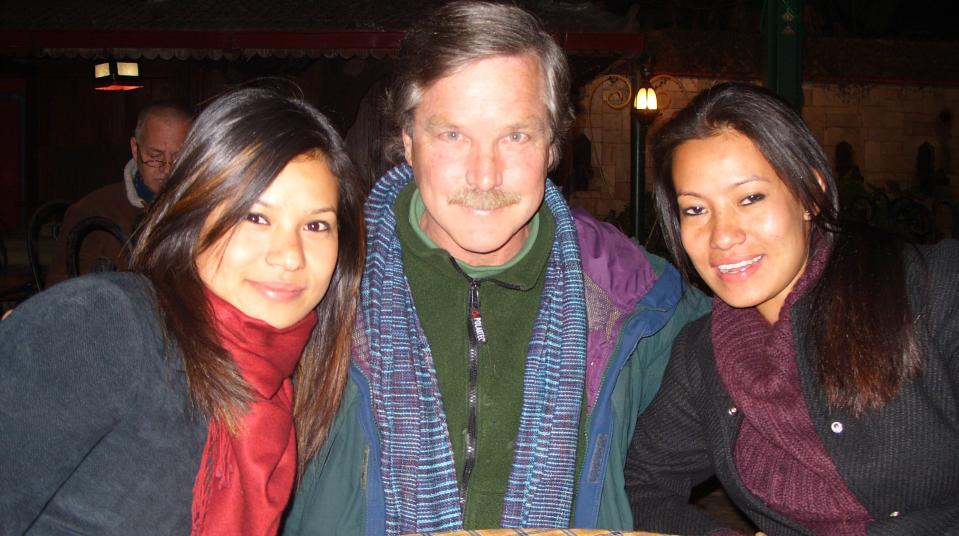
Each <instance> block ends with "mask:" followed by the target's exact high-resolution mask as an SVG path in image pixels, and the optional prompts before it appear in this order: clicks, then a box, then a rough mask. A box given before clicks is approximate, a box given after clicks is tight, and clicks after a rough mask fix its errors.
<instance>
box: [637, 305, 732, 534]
mask: <svg viewBox="0 0 959 536" xmlns="http://www.w3.org/2000/svg"><path fill="white" fill-rule="evenodd" d="M703 330H708V323H707V322H705V319H701V320H699V321H697V322H693V323H691V324H689V325H688V326H686V328H684V330H683V331H682V332H681V333H680V334H679V336H678V337H677V338H676V341H675V342H674V343H673V351H672V356H671V357H670V360H669V364H668V365H667V366H666V372H665V376H664V378H663V385H662V387H661V388H660V390H659V393H657V395H656V398H654V399H653V402H652V404H651V405H650V407H649V409H647V410H646V412H645V413H643V414H642V415H641V416H640V417H639V420H638V422H637V425H636V433H635V434H634V435H633V440H632V443H631V444H630V448H629V454H628V456H627V458H626V468H625V478H626V491H627V494H628V495H629V500H630V505H631V507H632V511H633V523H634V525H635V528H636V529H637V530H646V531H660V532H665V533H670V534H708V533H710V532H714V531H717V530H722V529H724V527H723V526H722V525H721V524H720V522H719V521H718V520H716V519H714V518H712V517H710V516H708V515H707V514H705V513H703V512H702V511H700V510H698V509H697V508H695V507H693V506H690V505H689V504H688V503H689V494H690V490H691V489H692V487H693V486H694V485H696V484H698V483H700V482H702V481H703V480H705V479H706V478H708V477H709V476H711V475H712V474H713V466H712V461H711V457H710V455H709V452H708V450H707V444H706V435H705V429H704V426H703V422H702V419H703V418H704V416H703V415H700V413H699V411H698V407H699V405H698V403H697V402H698V398H699V397H702V396H707V395H706V394H705V393H704V389H703V386H702V374H701V372H700V371H699V370H697V366H696V363H695V359H694V356H691V355H690V352H691V346H695V345H693V344H690V342H691V341H690V340H691V339H693V338H695V337H697V336H699V335H701V332H702V331H703ZM707 336H708V333H707Z"/></svg>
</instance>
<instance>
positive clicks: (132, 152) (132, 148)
mask: <svg viewBox="0 0 959 536" xmlns="http://www.w3.org/2000/svg"><path fill="white" fill-rule="evenodd" d="M130 158H132V159H133V160H134V161H136V160H137V138H136V136H130Z"/></svg>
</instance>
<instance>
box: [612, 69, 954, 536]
mask: <svg viewBox="0 0 959 536" xmlns="http://www.w3.org/2000/svg"><path fill="white" fill-rule="evenodd" d="M653 157H654V161H655V169H656V197H657V205H658V209H659V215H660V219H661V222H662V225H663V232H664V235H665V238H666V243H667V245H668V247H669V248H670V250H671V252H672V253H673V255H674V256H675V258H676V260H677V261H678V262H677V265H679V266H681V267H683V268H684V269H685V272H686V274H687V275H690V274H691V273H692V271H693V269H695V272H696V273H697V274H699V276H700V277H701V278H702V280H703V282H705V284H706V285H707V286H709V288H710V289H712V291H713V293H714V299H713V312H712V314H711V315H709V316H707V317H704V318H703V319H701V320H700V321H697V322H694V323H692V324H689V325H688V326H687V327H686V328H685V330H684V331H683V332H682V333H681V334H680V335H679V337H677V339H676V340H675V342H674V344H673V353H672V357H671V359H670V363H669V365H668V367H667V369H666V375H665V378H664V380H663V386H662V388H661V389H660V391H659V393H658V395H657V397H656V399H655V400H654V401H653V403H652V404H651V406H650V407H649V409H648V410H647V411H646V412H645V413H644V414H643V415H642V416H641V417H640V419H639V421H638V424H637V429H636V433H635V435H634V437H633V442H632V445H631V447H630V452H629V457H628V459H627V462H626V469H625V471H626V487H627V490H628V492H629V494H630V499H631V503H632V509H633V515H634V523H635V524H636V526H637V527H639V528H642V529H644V530H657V531H662V532H666V533H678V534H724V533H727V532H729V533H734V531H729V530H728V529H726V528H725V527H723V525H722V524H721V523H720V522H719V521H718V520H715V519H713V518H711V517H709V516H708V515H706V514H704V513H703V512H702V511H700V510H697V509H695V508H693V507H691V506H689V505H688V504H687V502H688V500H689V491H690V487H691V486H693V485H695V484H697V483H699V482H701V481H703V480H704V479H706V478H708V477H709V476H710V475H713V474H715V475H716V476H718V478H719V480H720V482H721V483H722V484H723V486H724V488H725V490H726V492H727V493H728V495H729V497H730V498H731V499H732V500H733V501H734V502H735V503H736V505H737V506H739V508H740V509H741V510H742V511H743V512H744V513H745V514H746V515H747V516H748V517H749V518H750V519H752V521H753V522H754V523H755V524H756V525H757V526H758V527H759V528H760V529H761V530H763V531H764V532H766V533H767V534H769V535H770V536H778V535H808V534H815V535H861V534H885V535H924V534H955V533H957V532H959V499H957V498H959V315H956V311H959V244H957V243H956V242H955V241H945V242H942V243H940V244H938V245H936V246H925V247H918V246H906V245H903V244H901V243H899V242H897V241H895V240H892V239H890V237H887V236H883V235H881V234H879V233H877V232H875V231H872V230H867V229H861V228H852V227H851V226H848V225H842V226H841V225H840V224H839V221H838V214H837V208H838V196H837V190H836V183H835V180H834V179H833V176H832V174H831V173H830V170H829V165H828V162H827V160H826V157H825V155H824V154H823V151H822V148H821V147H820V146H819V144H818V143H817V141H816V139H815V138H814V137H813V135H812V133H811V132H810V131H809V129H808V128H807V127H806V125H805V124H804V123H803V121H802V119H801V118H800V117H799V115H798V114H796V113H795V112H794V111H793V110H792V109H791V108H790V107H789V106H788V105H787V104H786V103H784V102H783V101H782V100H780V99H779V98H778V97H776V96H774V95H773V94H772V93H770V92H768V91H767V90H764V89H762V88H757V87H754V86H748V85H743V84H722V85H719V86H716V87H714V88H712V89H709V90H706V91H705V92H703V93H702V94H701V95H699V96H698V97H697V98H696V99H694V100H693V102H692V103H691V104H690V105H689V106H688V107H687V108H686V109H684V110H683V111H681V112H680V113H679V114H678V115H677V116H676V117H675V118H674V119H673V120H672V121H670V123H669V124H667V125H666V126H664V127H663V129H662V130H661V131H660V133H659V134H658V137H657V139H656V141H655V142H654V146H653Z"/></svg>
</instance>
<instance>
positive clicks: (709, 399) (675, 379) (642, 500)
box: [626, 241, 959, 536]
mask: <svg viewBox="0 0 959 536" xmlns="http://www.w3.org/2000/svg"><path fill="white" fill-rule="evenodd" d="M920 251H921V253H922V254H923V257H924V258H925V263H922V262H917V258H916V257H915V256H914V255H909V256H907V261H906V270H907V289H908V293H909V297H910V301H911V303H912V305H913V311H915V312H917V313H919V314H920V316H919V321H918V323H917V329H918V336H919V337H918V338H919V342H920V346H921V351H922V354H923V359H924V368H923V370H922V373H921V374H920V375H919V376H918V377H917V378H916V379H915V380H913V381H912V382H910V383H909V384H907V385H906V386H905V387H904V388H903V389H902V390H901V391H900V392H899V394H898V395H897V396H896V398H894V399H893V400H892V401H891V402H889V403H888V404H886V405H885V406H884V407H883V408H882V409H880V410H878V411H872V412H867V413H866V414H864V415H863V416H862V417H860V418H855V417H853V416H851V415H848V414H845V413H842V412H836V411H831V410H829V409H828V408H827V406H826V402H825V398H824V396H823V393H822V390H821V388H820V387H819V385H818V382H817V381H816V379H815V372H814V369H813V364H812V355H811V353H812V349H811V348H810V347H809V345H808V342H809V337H808V336H807V335H806V334H807V333H808V330H809V327H810V323H811V322H813V321H814V319H812V318H810V316H811V315H810V306H811V303H810V302H811V300H810V299H808V298H809V297H808V296H806V297H804V298H803V299H800V300H799V301H798V302H797V303H796V305H795V306H794V307H795V309H794V310H793V318H794V319H795V324H794V326H793V331H794V336H795V340H796V345H797V346H796V350H797V359H798V364H799V374H800V378H801V382H802V389H803V393H804V395H805V399H806V404H807V407H808V408H809V413H810V415H811V417H812V421H813V425H814V427H815V428H816V431H817V432H818V434H819V437H820V438H821V440H822V442H823V444H824V445H825V448H826V451H827V452H828V453H829V455H830V457H831V458H832V460H833V463H834V464H835V465H836V468H837V469H838V470H839V473H840V475H842V477H843V478H844V479H845V481H846V484H847V485H848V487H849V489H850V491H852V492H853V494H854V495H855V496H856V497H857V498H858V499H859V500H860V501H861V502H862V504H863V506H865V508H866V510H867V511H868V512H869V514H870V515H871V516H872V518H873V519H874V522H873V523H871V524H870V525H869V526H868V529H867V531H868V534H870V535H879V534H882V535H902V536H906V535H908V536H920V535H926V534H928V535H941V534H959V243H957V242H955V241H946V242H943V243H942V244H940V245H938V246H935V247H931V248H922V249H921V250H920ZM923 266H925V269H924V268H923ZM709 320H710V319H709V317H706V318H703V319H700V320H699V321H697V322H694V323H692V324H689V325H688V326H686V328H685V329H684V330H683V332H681V333H680V335H679V337H677V339H676V342H675V343H674V344H673V355H672V357H671V359H670V362H669V365H668V366H667V368H666V373H665V378H664V380H663V386H662V388H661V389H660V391H659V394H658V395H657V397H656V399H654V400H653V403H652V404H651V405H650V408H649V410H647V412H646V413H645V414H643V415H642V416H641V417H640V419H639V422H638V424H637V428H636V434H635V436H634V438H633V443H632V445H631V447H630V452H629V456H628V458H627V462H626V487H627V490H628V491H629V494H630V502H631V503H632V508H633V516H634V522H635V523H636V526H637V527H640V528H642V529H645V530H656V531H663V532H667V533H681V534H705V533H709V532H710V531H713V530H718V529H720V528H722V526H721V524H720V523H719V521H717V520H715V519H712V518H710V517H709V516H707V515H705V514H704V513H702V512H701V511H699V510H696V509H694V508H692V507H690V506H688V505H687V504H686V502H687V499H688V497H689V489H690V487H691V486H692V485H694V484H696V483H698V482H700V481H702V480H704V479H705V478H707V477H708V476H710V475H711V474H713V473H715V474H716V475H717V476H718V477H719V480H720V482H722V484H723V487H724V488H725V489H726V491H727V493H728V494H729V496H730V498H731V499H732V500H733V502H735V503H736V505H737V506H739V508H740V509H742V510H743V511H744V512H745V513H746V515H747V516H749V518H751V519H752V520H753V522H755V523H756V524H757V525H758V526H759V528H760V529H762V530H763V531H765V532H766V533H767V534H769V535H770V536H779V535H789V536H793V535H800V534H802V535H807V534H812V533H811V532H810V531H809V530H807V529H805V528H804V527H801V526H800V525H798V524H797V523H795V522H794V521H792V520H791V519H788V518H786V517H785V516H783V515H781V514H779V513H777V512H775V511H773V510H772V509H770V508H768V507H767V506H766V505H765V504H764V503H763V502H762V501H761V500H760V499H758V498H757V497H755V496H754V495H752V494H751V493H750V492H749V491H748V490H747V489H746V487H745V486H744V485H743V483H742V481H741V480H740V478H739V474H738V471H737V470H736V466H735V464H734V462H733V448H734V446H735V444H736V438H737V436H738V431H739V424H740V421H741V415H740V412H738V411H736V410H734V409H733V408H734V403H733V401H732V399H731V398H730V396H729V394H728V392H727V391H726V389H725V387H724V386H723V384H722V382H721V380H720V378H719V374H718V372H717V370H716V366H715V357H714V355H713V350H712V342H711V338H710V324H709Z"/></svg>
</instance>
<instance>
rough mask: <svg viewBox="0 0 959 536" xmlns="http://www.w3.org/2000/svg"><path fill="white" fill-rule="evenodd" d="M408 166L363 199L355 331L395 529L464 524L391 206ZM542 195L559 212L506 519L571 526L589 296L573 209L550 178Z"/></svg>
mask: <svg viewBox="0 0 959 536" xmlns="http://www.w3.org/2000/svg"><path fill="white" fill-rule="evenodd" d="M412 174H413V172H412V169H411V168H410V167H409V166H408V165H405V164H404V165H401V166H398V167H396V168H393V169H392V170H390V171H389V172H387V173H386V175H384V176H383V178H381V179H380V181H379V182H378V183H377V184H376V186H375V187H374V188H373V191H372V192H371V193H370V197H369V199H368V200H367V203H366V225H367V247H368V250H367V257H366V270H365V272H364V274H363V282H362V287H361V307H360V310H361V311H362V315H361V318H360V319H359V322H358V324H357V328H356V332H355V333H354V350H353V353H354V355H353V359H354V361H355V362H356V363H357V364H358V365H359V366H360V368H361V369H362V370H363V371H364V372H365V373H366V375H367V377H368V378H369V381H370V392H371V393H372V410H373V417H374V420H375V422H376V428H377V431H378V432H379V438H380V444H381V450H382V455H381V459H380V464H381V471H382V481H383V497H384V504H385V510H386V512H385V513H386V532H387V534H402V533H407V532H420V531H443V530H456V529H461V528H462V526H463V514H462V509H461V499H460V494H459V490H458V488H457V478H456V473H455V468H454V463H453V452H452V448H451V446H450V440H449V431H448V430H447V425H446V416H445V414H444V412H443V407H442V399H441V397H440V392H439V387H438V384H437V380H436V369H435V368H434V366H433V357H432V354H431V352H430V347H429V343H428V342H427V340H426V336H425V335H424V334H423V330H422V327H421V326H420V323H419V318H418V316H417V313H416V307H415V306H414V304H413V297H412V295H411V293H410V289H409V285H408V283H407V281H406V276H405V275H404V274H403V260H402V251H401V248H400V243H399V240H398V239H397V237H396V215H395V214H394V211H393V207H394V205H395V203H396V198H397V196H398V195H399V193H400V191H401V190H402V189H403V187H405V186H406V185H407V184H408V183H409V182H410V180H411V179H412ZM546 203H547V206H548V207H549V208H550V210H551V211H552V213H553V217H554V219H555V220H556V234H555V237H554V239H553V248H552V252H551V253H550V258H549V261H548V263H547V267H546V279H545V287H544V289H543V297H542V300H541V303H540V308H539V313H538V314H537V318H536V321H535V323H534V326H533V335H532V338H531V340H530V343H529V347H528V350H527V357H526V368H525V371H524V377H523V406H522V410H521V414H520V425H519V430H518V432H517V434H516V438H515V449H514V459H513V466H512V468H511V470H510V476H509V482H508V485H507V490H506V495H505V497H504V501H503V517H502V520H501V521H502V525H503V527H565V526H568V525H569V514H570V509H571V504H572V497H573V486H574V482H573V480H574V473H575V465H576V447H577V439H578V426H579V415H580V404H581V400H582V393H583V378H584V375H585V368H586V301H585V297H584V287H583V273H582V266H581V263H580V253H579V245H578V243H577V240H576V230H575V225H574V222H573V218H572V216H571V215H570V213H569V208H568V207H567V206H566V204H565V201H564V200H563V198H562V196H561V195H560V193H559V190H558V189H557V188H556V187H555V186H554V185H553V184H552V183H551V182H549V181H547V183H546ZM401 217H405V215H401ZM464 336H465V334H464ZM508 439H510V438H504V440H508Z"/></svg>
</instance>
